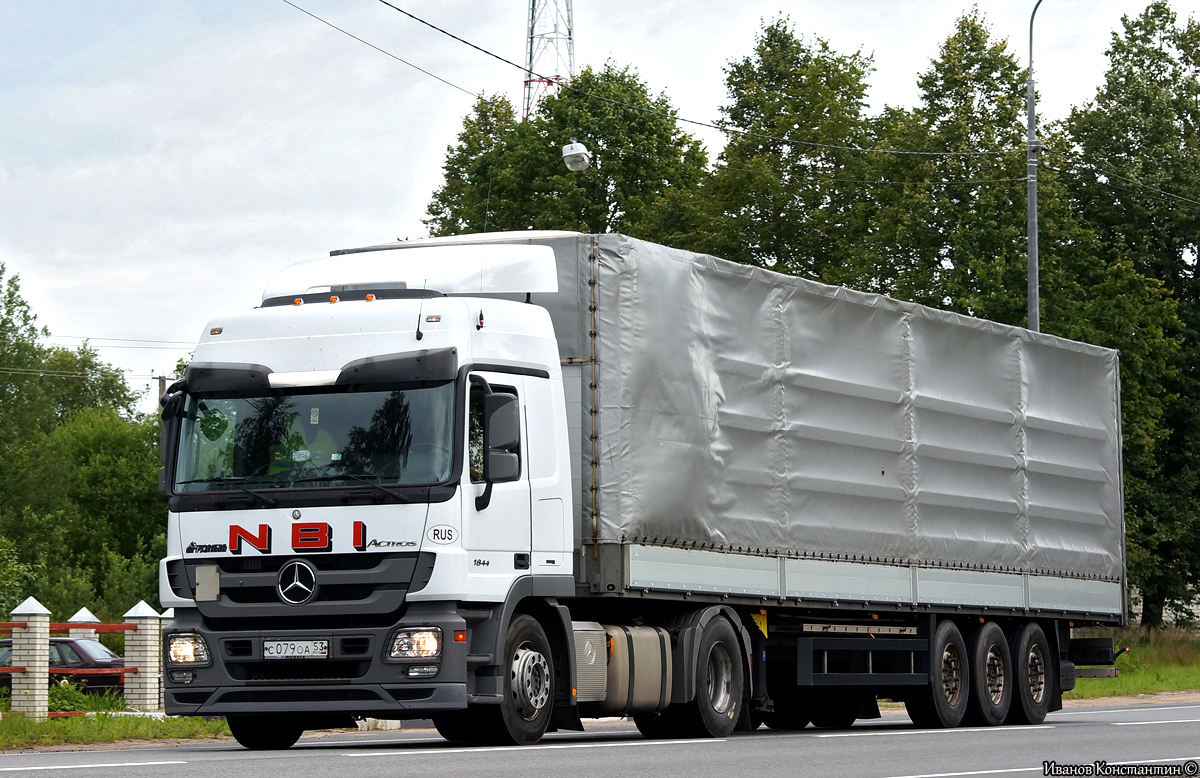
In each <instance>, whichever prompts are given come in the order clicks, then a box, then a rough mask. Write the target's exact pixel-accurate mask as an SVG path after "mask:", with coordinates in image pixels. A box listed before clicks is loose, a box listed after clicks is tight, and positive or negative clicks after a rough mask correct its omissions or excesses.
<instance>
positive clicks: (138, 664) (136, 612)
mask: <svg viewBox="0 0 1200 778" xmlns="http://www.w3.org/2000/svg"><path fill="white" fill-rule="evenodd" d="M124 618H125V623H126V624H132V625H133V626H135V627H137V629H134V630H130V631H129V632H126V633H125V666H126V667H133V668H137V672H136V673H133V674H130V675H127V676H125V704H126V705H128V706H129V707H131V708H134V709H136V710H147V711H148V710H160V708H159V703H158V700H159V690H160V687H161V686H162V682H161V680H160V679H161V678H162V656H161V648H160V646H159V643H160V642H161V640H160V638H159V636H160V635H161V634H162V621H161V619H160V618H159V615H158V613H156V612H155V610H154V609H153V608H151V607H150V606H149V605H147V604H146V602H145V601H144V600H142V601H139V602H138V604H137V605H135V606H133V607H132V608H130V609H129V611H128V612H127V613H126V614H125V617H124Z"/></svg>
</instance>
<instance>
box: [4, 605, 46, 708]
mask: <svg viewBox="0 0 1200 778" xmlns="http://www.w3.org/2000/svg"><path fill="white" fill-rule="evenodd" d="M11 617H12V620H13V621H18V622H19V621H23V622H25V626H24V627H14V628H13V633H12V648H13V652H12V666H13V667H24V668H25V672H23V673H13V676H12V712H13V713H15V714H17V715H21V716H26V717H28V718H31V719H33V720H35V721H44V720H45V719H47V718H48V715H47V714H48V712H49V704H50V690H49V686H50V611H48V610H46V608H45V606H43V605H42V604H41V603H40V602H38V601H37V600H35V599H33V598H32V597H30V598H28V599H27V600H25V602H23V603H21V604H20V605H18V606H17V607H16V608H13V611H12V615H11Z"/></svg>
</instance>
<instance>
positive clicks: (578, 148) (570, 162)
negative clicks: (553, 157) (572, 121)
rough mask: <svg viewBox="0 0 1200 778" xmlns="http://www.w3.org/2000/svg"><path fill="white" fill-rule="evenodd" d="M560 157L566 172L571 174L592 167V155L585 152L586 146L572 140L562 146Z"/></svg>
mask: <svg viewBox="0 0 1200 778" xmlns="http://www.w3.org/2000/svg"><path fill="white" fill-rule="evenodd" d="M562 155H563V162H564V163H566V165H567V170H570V171H571V172H573V173H578V172H579V171H581V170H587V169H588V168H589V167H591V165H592V153H591V152H590V151H588V150H587V146H584V145H583V144H582V143H577V142H576V141H575V139H574V138H571V142H570V143H568V144H567V145H566V146H563V150H562Z"/></svg>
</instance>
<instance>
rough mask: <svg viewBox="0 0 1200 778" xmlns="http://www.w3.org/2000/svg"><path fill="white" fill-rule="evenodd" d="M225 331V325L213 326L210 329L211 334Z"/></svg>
mask: <svg viewBox="0 0 1200 778" xmlns="http://www.w3.org/2000/svg"><path fill="white" fill-rule="evenodd" d="M224 331H225V328H224V327H213V328H212V329H211V330H209V331H208V334H209V335H220V334H221V333H222V332H224Z"/></svg>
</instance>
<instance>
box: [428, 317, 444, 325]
mask: <svg viewBox="0 0 1200 778" xmlns="http://www.w3.org/2000/svg"><path fill="white" fill-rule="evenodd" d="M441 320H442V317H441V316H426V317H425V322H426V323H427V324H437V323H438V322H439V321H441Z"/></svg>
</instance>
